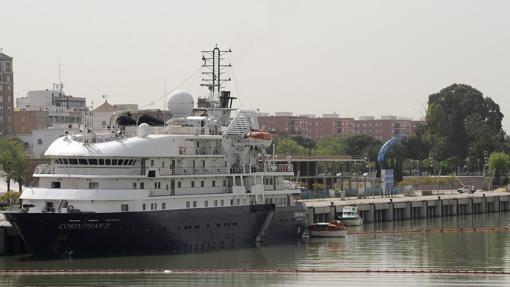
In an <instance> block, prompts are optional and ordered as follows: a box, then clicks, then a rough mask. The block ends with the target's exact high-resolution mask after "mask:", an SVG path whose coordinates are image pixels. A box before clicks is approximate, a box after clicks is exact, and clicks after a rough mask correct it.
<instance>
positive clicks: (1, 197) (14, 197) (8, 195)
mask: <svg viewBox="0 0 510 287" xmlns="http://www.w3.org/2000/svg"><path fill="white" fill-rule="evenodd" d="M20 195H21V192H16V191H11V192H4V193H1V194H0V202H1V203H2V204H3V205H8V204H17V203H18V202H19V197H20Z"/></svg>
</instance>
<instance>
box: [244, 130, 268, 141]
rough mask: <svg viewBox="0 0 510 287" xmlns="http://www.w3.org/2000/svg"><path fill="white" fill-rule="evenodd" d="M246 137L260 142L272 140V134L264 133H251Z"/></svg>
mask: <svg viewBox="0 0 510 287" xmlns="http://www.w3.org/2000/svg"><path fill="white" fill-rule="evenodd" d="M246 137H248V138H252V139H259V140H271V134H270V133H269V132H264V131H256V132H249V133H248V134H246Z"/></svg>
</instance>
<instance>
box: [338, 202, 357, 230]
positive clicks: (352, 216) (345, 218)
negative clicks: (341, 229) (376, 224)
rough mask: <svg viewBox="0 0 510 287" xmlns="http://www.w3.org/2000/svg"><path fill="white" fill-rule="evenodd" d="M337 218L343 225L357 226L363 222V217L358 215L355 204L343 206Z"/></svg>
mask: <svg viewBox="0 0 510 287" xmlns="http://www.w3.org/2000/svg"><path fill="white" fill-rule="evenodd" d="M339 219H340V220H341V221H342V223H343V224H344V225H345V226H359V225H362V224H363V218H361V216H359V213H358V207H357V206H344V208H343V209H342V216H341V217H340V218H339Z"/></svg>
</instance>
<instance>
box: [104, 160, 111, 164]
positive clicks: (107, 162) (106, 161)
mask: <svg viewBox="0 0 510 287" xmlns="http://www.w3.org/2000/svg"><path fill="white" fill-rule="evenodd" d="M111 161H112V160H111V159H109V158H108V159H105V160H104V164H105V165H110V164H111Z"/></svg>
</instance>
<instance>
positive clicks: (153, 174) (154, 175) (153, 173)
mask: <svg viewBox="0 0 510 287" xmlns="http://www.w3.org/2000/svg"><path fill="white" fill-rule="evenodd" d="M147 176H148V177H156V171H155V170H149V173H148V174H147Z"/></svg>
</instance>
